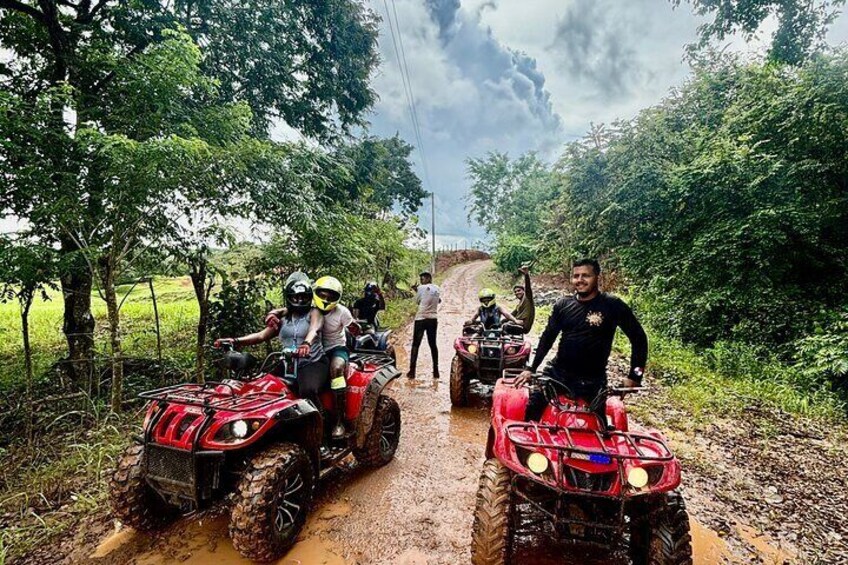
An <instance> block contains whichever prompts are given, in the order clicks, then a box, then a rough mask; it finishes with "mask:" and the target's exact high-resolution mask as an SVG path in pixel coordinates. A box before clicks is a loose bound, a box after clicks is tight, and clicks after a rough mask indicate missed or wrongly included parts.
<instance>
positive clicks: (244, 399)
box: [138, 381, 284, 412]
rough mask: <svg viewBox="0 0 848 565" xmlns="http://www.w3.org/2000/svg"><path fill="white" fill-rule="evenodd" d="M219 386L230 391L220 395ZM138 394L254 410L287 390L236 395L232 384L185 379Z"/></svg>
mask: <svg viewBox="0 0 848 565" xmlns="http://www.w3.org/2000/svg"><path fill="white" fill-rule="evenodd" d="M219 386H223V387H227V388H229V389H230V395H229V396H224V397H221V393H220V392H218V391H216V390H214V389H215V388H217V387H219ZM138 397H139V398H143V399H145V400H153V401H156V402H162V403H167V404H183V405H185V406H199V407H201V408H209V409H212V410H224V411H227V412H251V411H253V410H259V409H261V408H265V407H266V406H269V405H270V404H272V403H274V402H277V401H279V400H280V398H283V397H284V394H281V393H276V392H263V391H256V392H249V393H247V394H242V395H237V394H236V391H235V389H234V388H233V387H232V385H229V384H227V383H221V382H215V381H207V382H206V383H204V384H197V383H185V384H179V385H172V386H166V387H163V388H157V389H155V390H148V391H146V392H142V393H141V394H139V395H138Z"/></svg>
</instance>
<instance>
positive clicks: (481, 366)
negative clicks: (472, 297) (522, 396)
mask: <svg viewBox="0 0 848 565" xmlns="http://www.w3.org/2000/svg"><path fill="white" fill-rule="evenodd" d="M453 348H454V349H455V350H456V354H455V355H454V356H453V361H452V362H451V376H450V399H451V404H452V405H454V406H467V405H468V387H469V385H470V384H471V381H472V380H473V379H476V380H478V381H480V382H481V383H483V384H487V385H493V384H495V383H496V382H497V381H498V379H500V378H501V377H502V376H503V373H504V370H505V369H509V368H520V367H523V366H524V365H525V364H526V363H527V360H528V359H529V358H530V350H531V348H532V346H531V344H530V341H529V340H527V339H524V336H523V331H522V328H521V326H517V325H515V324H504V325H502V326H498V327H494V328H489V329H485V328H484V327H483V326H482V325H481V324H466V325H465V326H464V327H463V329H462V337H458V338H456V341H454V343H453Z"/></svg>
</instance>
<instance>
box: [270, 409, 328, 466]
mask: <svg viewBox="0 0 848 565" xmlns="http://www.w3.org/2000/svg"><path fill="white" fill-rule="evenodd" d="M274 419H275V420H277V422H278V423H277V428H278V429H279V430H280V431H281V434H282V436H283V437H284V438H286V439H289V440H291V441H293V442H295V443H296V444H298V445H300V446H301V447H303V449H305V450H306V453H307V454H309V458H310V459H311V460H312V465H313V467H314V471H315V476H316V477H317V476H318V472H319V470H320V469H319V466H320V461H321V456H320V452H319V450H320V448H321V441H322V435H323V432H324V423H323V420H322V418H321V412H319V411H318V409H317V408H315V406H314V405H313V404H312V403H311V402H309V401H308V400H305V399H300V400H298V401H297V402H295V403H294V404H292V405H290V406H286V407H285V408H283V409H282V410H280V411H279V412H277V413H276V414H274Z"/></svg>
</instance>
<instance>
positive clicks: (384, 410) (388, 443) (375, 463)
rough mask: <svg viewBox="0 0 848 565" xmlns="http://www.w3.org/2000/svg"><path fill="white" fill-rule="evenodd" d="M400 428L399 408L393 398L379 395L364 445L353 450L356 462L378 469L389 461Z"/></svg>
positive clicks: (393, 452) (396, 444)
mask: <svg viewBox="0 0 848 565" xmlns="http://www.w3.org/2000/svg"><path fill="white" fill-rule="evenodd" d="M400 428H401V421H400V406H398V403H397V402H396V401H395V399H394V398H390V397H388V396H384V395H380V398H379V399H378V400H377V408H376V409H375V410H374V422H373V424H371V429H370V430H368V435H367V436H366V437H365V443H364V444H363V445H362V448H361V449H360V448H356V449H354V450H353V455H354V457H356V460H357V461H359V463H360V464H361V465H366V466H368V467H380V466H382V465H385V464H386V463H388V462H389V461H391V460H392V459H393V458H394V456H395V452H396V451H397V448H398V444H399V443H400ZM384 435H385V441H383V436H384Z"/></svg>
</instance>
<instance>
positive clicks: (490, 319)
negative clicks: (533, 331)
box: [467, 288, 522, 330]
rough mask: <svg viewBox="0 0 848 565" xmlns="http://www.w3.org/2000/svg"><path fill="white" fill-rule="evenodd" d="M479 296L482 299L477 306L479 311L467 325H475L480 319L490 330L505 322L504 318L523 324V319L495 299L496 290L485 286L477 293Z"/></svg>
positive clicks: (484, 326) (485, 327)
mask: <svg viewBox="0 0 848 565" xmlns="http://www.w3.org/2000/svg"><path fill="white" fill-rule="evenodd" d="M477 297H478V298H479V299H480V307H479V308H477V312H476V313H475V314H474V317H473V318H471V320H469V321H468V322H467V325H469V326H471V325H474V324H476V323H477V320H480V323H481V324H482V325H483V328H484V329H487V330H488V329H491V328H496V327H500V326H501V325H502V324H503V322H504V319H506V320H507V321H509V322H512V323H513V324H517V325H519V326H520V325H522V324H521V320H518V319H517V318H516V317H515V316H513V315H512V314H510V313H509V312H508V311H507V310H506V309H505V308H504V307H503V306H501V305H499V304H498V303H497V302H496V301H495V291H494V290H492V289H490V288H484V289H482V290H481V291H480V292H479V293H478V294H477Z"/></svg>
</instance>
